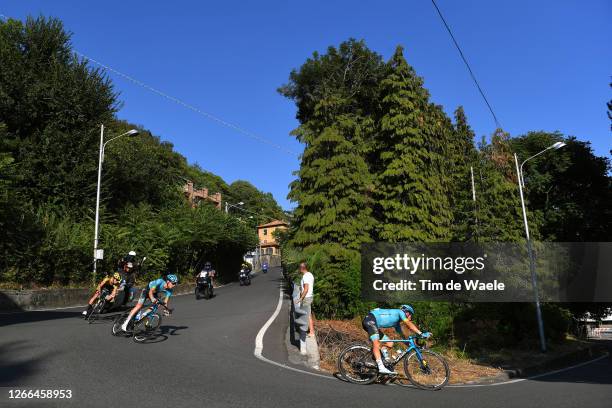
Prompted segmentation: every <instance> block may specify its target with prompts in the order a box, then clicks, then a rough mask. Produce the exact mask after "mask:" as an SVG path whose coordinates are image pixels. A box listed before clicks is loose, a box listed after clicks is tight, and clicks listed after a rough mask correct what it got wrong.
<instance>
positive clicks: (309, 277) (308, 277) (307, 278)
mask: <svg viewBox="0 0 612 408" xmlns="http://www.w3.org/2000/svg"><path fill="white" fill-rule="evenodd" d="M305 283H307V284H308V293H306V297H312V289H313V287H314V275H313V274H312V273H310V272H306V273H305V274H304V275H302V280H301V281H300V289H301V292H302V293H303V292H304V284H305Z"/></svg>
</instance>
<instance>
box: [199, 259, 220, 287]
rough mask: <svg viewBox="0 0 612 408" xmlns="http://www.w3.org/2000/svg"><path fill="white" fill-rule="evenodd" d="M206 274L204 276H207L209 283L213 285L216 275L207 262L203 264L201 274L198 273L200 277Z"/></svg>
mask: <svg viewBox="0 0 612 408" xmlns="http://www.w3.org/2000/svg"><path fill="white" fill-rule="evenodd" d="M203 272H206V275H204V276H209V277H210V283H211V284H213V283H214V281H215V276H216V275H217V272H216V271H215V270H214V269H213V268H212V264H211V263H210V262H209V261H206V262H205V263H204V269H202V272H200V275H201V274H202V273H203Z"/></svg>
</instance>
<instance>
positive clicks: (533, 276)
mask: <svg viewBox="0 0 612 408" xmlns="http://www.w3.org/2000/svg"><path fill="white" fill-rule="evenodd" d="M563 146H565V143H564V142H556V143H555V144H553V145H551V146H548V147H547V148H546V149H544V150H542V151H541V152H539V153H537V154H534V155H533V156H531V157H528V158H527V159H525V160H524V161H523V162H522V163H521V165H520V166H519V162H518V156H517V155H516V153H514V163H515V164H516V173H517V175H518V185H519V193H520V196H521V207H522V209H523V222H524V223H525V236H526V237H527V253H528V255H529V270H530V271H531V286H532V287H533V297H534V300H535V304H536V315H537V319H538V333H539V335H540V348H541V350H542V352H543V353H545V352H546V337H545V336H544V321H543V320H542V309H541V308H540V295H539V294H538V280H537V276H536V272H535V260H534V258H533V248H532V247H531V237H530V235H529V224H528V223H527V209H526V208H525V198H524V197H523V187H525V179H524V178H523V165H524V164H525V163H527V162H528V161H529V160H531V159H533V158H535V157H537V156H539V155H541V154H542V153H544V152H546V151H548V150H557V149H560V148H562V147H563Z"/></svg>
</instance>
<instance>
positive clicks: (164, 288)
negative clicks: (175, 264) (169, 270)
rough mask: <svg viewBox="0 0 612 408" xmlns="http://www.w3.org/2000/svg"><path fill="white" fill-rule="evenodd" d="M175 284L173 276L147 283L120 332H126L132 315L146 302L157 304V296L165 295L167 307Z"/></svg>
mask: <svg viewBox="0 0 612 408" xmlns="http://www.w3.org/2000/svg"><path fill="white" fill-rule="evenodd" d="M177 283H178V277H177V276H176V275H174V274H169V275H167V276H166V278H165V279H162V278H159V279H156V280H154V281H151V282H149V284H148V285H147V287H145V288H144V289H143V290H142V292H140V298H138V302H137V303H136V306H134V307H133V308H132V310H130V314H129V315H128V317H127V319H125V322H123V324H122V325H121V330H123V331H127V326H128V323H129V322H130V320H132V318H133V317H134V315H135V314H136V313H138V311H139V310H140V309H142V307H143V305H144V304H145V302H146V301H147V300H150V301H151V303H157V302H159V296H161V294H162V293H163V294H165V295H166V297H165V299H164V303H165V304H166V305H168V301H169V300H170V296H172V289H174V287H175V286H176V284H177Z"/></svg>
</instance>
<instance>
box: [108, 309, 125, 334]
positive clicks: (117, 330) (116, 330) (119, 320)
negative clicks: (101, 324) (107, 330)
mask: <svg viewBox="0 0 612 408" xmlns="http://www.w3.org/2000/svg"><path fill="white" fill-rule="evenodd" d="M127 317H128V314H127V313H124V314H122V315H119V316H117V317H115V320H114V321H113V327H112V328H111V333H113V336H122V335H125V332H124V331H123V330H121V325H122V324H123V322H124V321H125V319H127Z"/></svg>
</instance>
